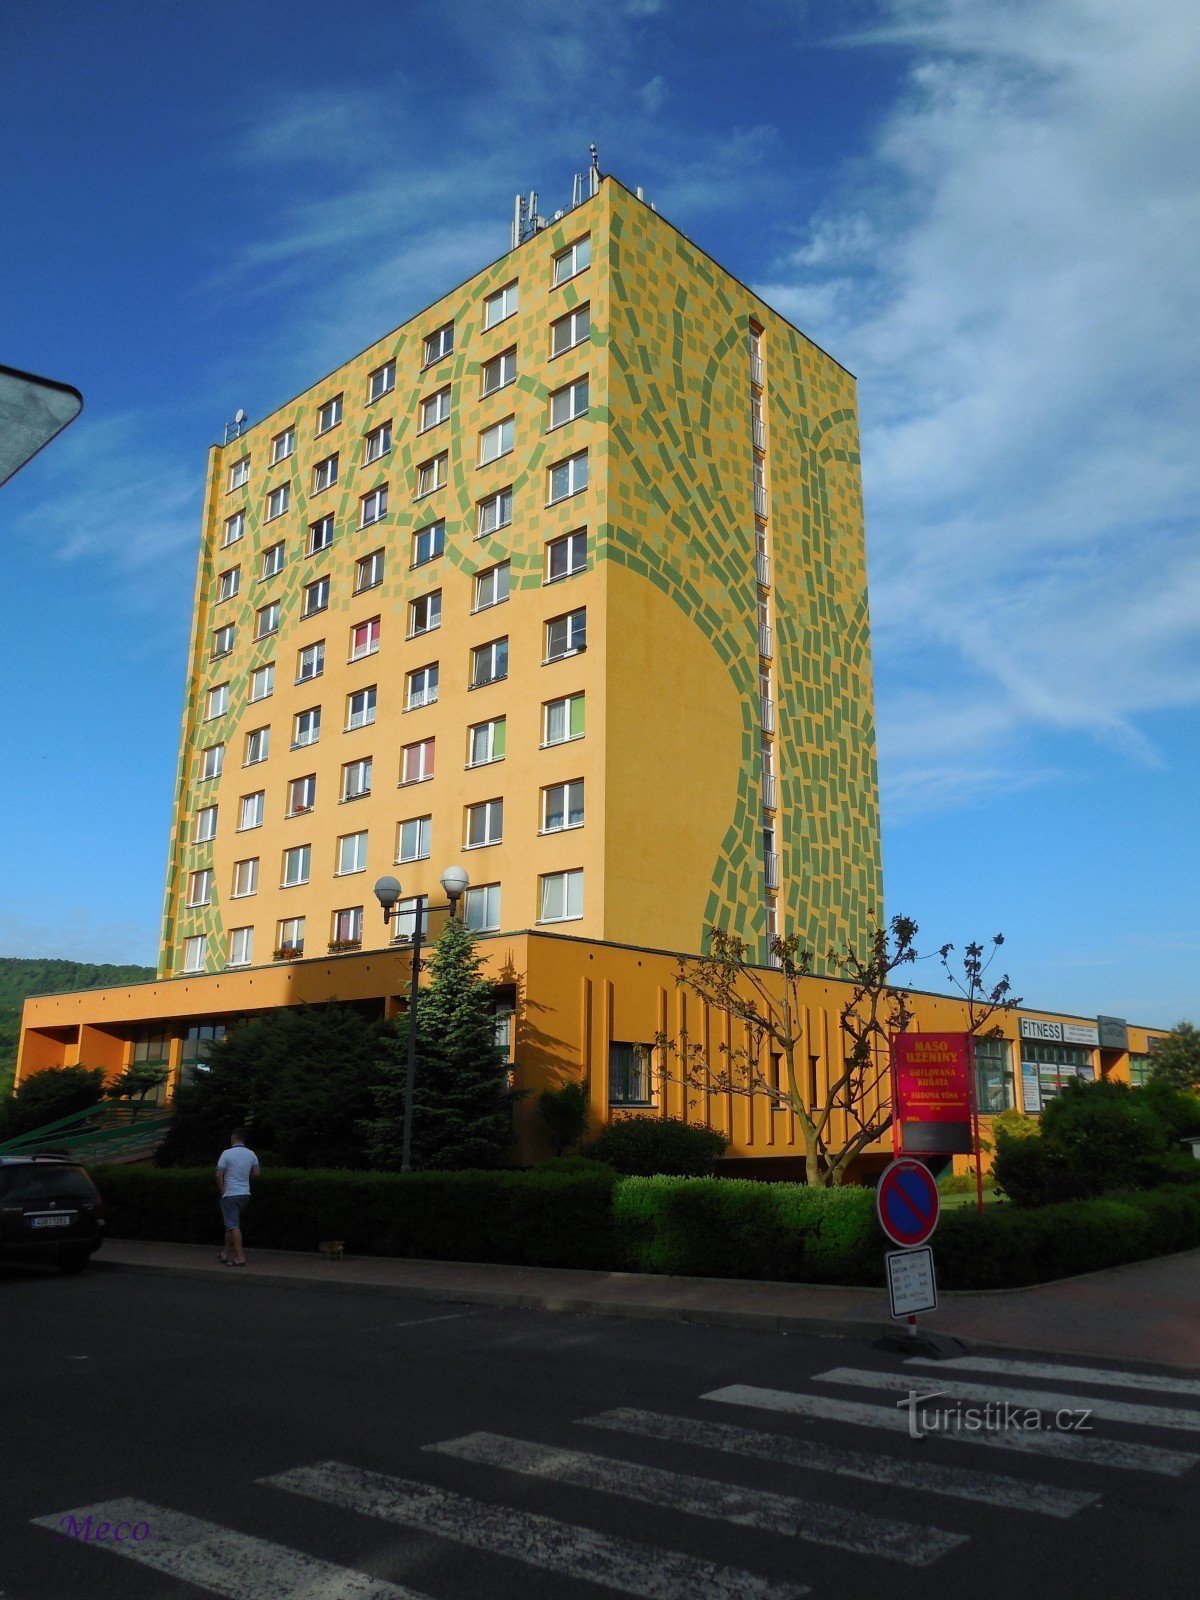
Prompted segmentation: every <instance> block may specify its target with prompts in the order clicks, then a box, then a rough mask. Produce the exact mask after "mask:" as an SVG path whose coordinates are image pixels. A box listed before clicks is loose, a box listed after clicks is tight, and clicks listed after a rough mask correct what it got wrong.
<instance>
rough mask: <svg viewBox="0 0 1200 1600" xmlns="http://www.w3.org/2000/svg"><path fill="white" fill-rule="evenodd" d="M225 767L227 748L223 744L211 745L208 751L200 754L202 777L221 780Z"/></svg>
mask: <svg viewBox="0 0 1200 1600" xmlns="http://www.w3.org/2000/svg"><path fill="white" fill-rule="evenodd" d="M224 765H225V746H224V745H223V744H210V745H209V747H208V749H207V750H201V752H200V776H201V778H202V779H204V778H219V777H220V776H221V768H222V767H223V766H224Z"/></svg>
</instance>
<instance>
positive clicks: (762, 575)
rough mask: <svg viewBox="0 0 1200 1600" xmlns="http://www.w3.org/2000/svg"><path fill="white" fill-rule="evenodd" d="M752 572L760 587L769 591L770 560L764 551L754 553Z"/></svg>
mask: <svg viewBox="0 0 1200 1600" xmlns="http://www.w3.org/2000/svg"><path fill="white" fill-rule="evenodd" d="M754 570H755V572H756V573H757V575H758V581H759V583H760V584H761V585H762V587H763V588H764V589H769V588H770V587H771V558H770V556H769V555H768V554H767V552H766V551H765V550H759V551H757V552H756V553H755V557H754Z"/></svg>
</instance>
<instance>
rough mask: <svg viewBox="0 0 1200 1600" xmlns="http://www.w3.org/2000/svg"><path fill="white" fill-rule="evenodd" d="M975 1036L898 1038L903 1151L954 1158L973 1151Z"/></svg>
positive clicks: (897, 1110) (895, 1075)
mask: <svg viewBox="0 0 1200 1600" xmlns="http://www.w3.org/2000/svg"><path fill="white" fill-rule="evenodd" d="M973 1046H974V1040H973V1039H972V1037H971V1035H970V1034H969V1033H898V1034H896V1035H895V1036H894V1037H893V1039H892V1082H893V1085H894V1088H895V1096H896V1099H895V1105H894V1106H893V1108H892V1109H893V1114H894V1116H895V1119H896V1122H897V1124H898V1125H899V1128H900V1148H901V1149H902V1150H906V1151H915V1152H918V1153H920V1154H925V1155H930V1154H934V1153H944V1154H954V1153H961V1152H967V1151H969V1150H970V1149H971V1148H972V1139H971V1120H972V1115H973V1105H972V1099H971V1070H972V1066H973V1062H974V1055H975V1052H974V1048H973Z"/></svg>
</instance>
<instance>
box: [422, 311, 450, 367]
mask: <svg viewBox="0 0 1200 1600" xmlns="http://www.w3.org/2000/svg"><path fill="white" fill-rule="evenodd" d="M453 349H454V324H453V323H452V322H447V323H444V324H443V325H442V327H440V328H435V329H434V330H433V332H432V333H427V334H426V335H425V365H426V366H427V367H431V366H432V365H433V363H434V362H435V361H441V360H442V359H443V357H445V356H448V355H449V354H450V352H451V351H452V350H453Z"/></svg>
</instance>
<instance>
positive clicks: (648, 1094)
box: [608, 1039, 654, 1106]
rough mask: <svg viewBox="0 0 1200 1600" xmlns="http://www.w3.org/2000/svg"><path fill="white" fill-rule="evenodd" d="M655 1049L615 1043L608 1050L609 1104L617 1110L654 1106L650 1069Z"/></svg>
mask: <svg viewBox="0 0 1200 1600" xmlns="http://www.w3.org/2000/svg"><path fill="white" fill-rule="evenodd" d="M653 1056H654V1046H653V1045H649V1044H630V1043H627V1042H625V1041H624V1040H618V1039H614V1040H613V1041H612V1042H611V1043H610V1044H609V1047H608V1103H609V1105H613V1106H648V1105H651V1104H653V1092H652V1086H651V1072H650V1065H651V1061H652V1060H653Z"/></svg>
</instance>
